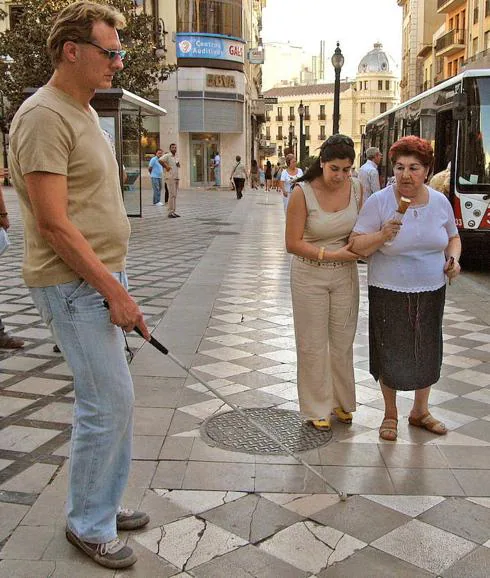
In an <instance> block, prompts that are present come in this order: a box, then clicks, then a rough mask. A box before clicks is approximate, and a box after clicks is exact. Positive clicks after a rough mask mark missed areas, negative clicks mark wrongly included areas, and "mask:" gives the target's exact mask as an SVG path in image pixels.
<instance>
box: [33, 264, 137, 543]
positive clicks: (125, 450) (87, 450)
mask: <svg viewBox="0 0 490 578" xmlns="http://www.w3.org/2000/svg"><path fill="white" fill-rule="evenodd" d="M114 276H115V277H116V279H118V281H119V282H120V283H121V284H123V285H124V286H127V277H126V274H125V273H114ZM29 289H30V292H31V295H32V299H33V301H34V303H35V305H36V307H37V308H38V310H39V312H40V314H41V317H42V319H43V321H44V322H45V323H46V325H47V326H48V327H49V328H50V329H51V331H52V333H53V335H54V338H55V340H56V343H57V344H58V345H59V346H60V348H61V350H62V352H63V355H64V357H65V359H66V362H67V363H68V365H69V367H70V369H71V370H72V372H73V377H74V380H73V386H74V389H75V405H74V412H73V432H72V439H71V456H70V479H69V488H68V502H67V518H68V527H69V528H70V529H71V531H72V532H73V533H74V534H76V535H77V536H78V537H80V538H81V539H82V540H85V541H86V542H92V543H104V542H109V541H111V540H113V539H115V538H116V536H117V531H116V514H117V509H118V507H119V505H120V502H121V498H122V494H123V492H124V489H125V487H126V483H127V480H128V475H129V468H130V465H131V444H132V437H133V404H134V393H133V382H132V379H131V374H130V373H129V367H128V364H127V361H126V356H125V353H124V337H123V332H122V329H121V328H119V327H116V326H115V325H113V324H112V323H111V321H110V318H109V312H108V311H107V309H106V308H105V307H104V305H103V297H102V295H100V293H98V292H97V291H96V290H95V289H93V287H91V286H90V285H89V284H88V283H87V282H86V281H83V280H81V279H77V280H76V281H71V282H69V283H62V284H60V285H52V286H50V287H30V288H29Z"/></svg>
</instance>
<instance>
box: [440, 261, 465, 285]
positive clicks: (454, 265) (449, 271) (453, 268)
mask: <svg viewBox="0 0 490 578" xmlns="http://www.w3.org/2000/svg"><path fill="white" fill-rule="evenodd" d="M444 273H446V275H447V278H448V279H449V281H450V282H451V280H452V279H455V278H456V277H457V276H458V275H459V274H460V273H461V266H460V264H459V263H458V261H456V260H455V259H454V257H449V258H448V259H447V261H446V264H445V265H444Z"/></svg>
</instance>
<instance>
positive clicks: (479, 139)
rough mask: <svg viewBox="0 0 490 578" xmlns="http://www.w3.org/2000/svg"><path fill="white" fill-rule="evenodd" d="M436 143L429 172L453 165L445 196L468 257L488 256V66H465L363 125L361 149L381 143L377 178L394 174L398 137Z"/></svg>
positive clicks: (489, 174) (489, 220) (489, 83)
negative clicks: (390, 154) (391, 153)
mask: <svg viewBox="0 0 490 578" xmlns="http://www.w3.org/2000/svg"><path fill="white" fill-rule="evenodd" d="M407 135H415V136H419V137H422V138H424V139H427V140H428V141H430V142H431V143H432V146H433V147H434V153H435V160H434V168H433V173H434V174H435V173H438V172H440V171H442V170H444V169H446V168H447V166H448V164H449V163H451V180H450V183H451V184H450V191H449V200H450V201H451V204H452V206H453V209H454V215H455V218H456V225H457V227H458V229H459V232H460V235H461V239H462V241H463V258H464V259H465V260H467V261H470V260H475V257H478V258H479V259H480V258H481V257H485V260H487V258H488V256H489V254H490V70H467V71H464V72H462V73H461V74H459V75H458V76H454V77H453V78H450V79H449V80H446V81H444V82H442V83H441V84H438V85H437V86H435V87H434V88H431V89H429V90H427V91H426V92H423V93H422V94H419V95H417V96H416V97H414V98H412V99H410V100H408V101H406V102H404V103H402V104H400V105H399V106H396V107H394V108H392V109H391V110H389V111H387V112H385V113H383V114H381V115H380V116H378V117H376V118H374V119H373V120H371V121H370V122H369V123H368V124H367V125H366V130H365V134H364V135H363V151H364V152H365V151H366V149H367V148H368V147H372V146H373V147H374V146H375V147H379V149H380V150H381V152H382V154H383V161H382V165H381V169H380V172H381V181H382V182H384V183H386V182H388V179H389V178H390V177H391V176H392V175H393V171H392V167H391V163H390V162H389V159H388V151H389V149H390V147H391V145H392V144H393V143H394V142H395V141H396V140H397V139H399V138H401V137H402V136H407Z"/></svg>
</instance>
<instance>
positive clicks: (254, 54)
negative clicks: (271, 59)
mask: <svg viewBox="0 0 490 578" xmlns="http://www.w3.org/2000/svg"><path fill="white" fill-rule="evenodd" d="M247 58H248V61H249V62H250V64H264V49H263V48H250V50H249V51H248V53H247Z"/></svg>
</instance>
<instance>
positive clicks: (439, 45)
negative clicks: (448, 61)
mask: <svg viewBox="0 0 490 578" xmlns="http://www.w3.org/2000/svg"><path fill="white" fill-rule="evenodd" d="M465 38H466V31H465V30H461V29H454V30H450V31H449V32H446V34H444V35H443V36H441V37H440V38H438V39H437V40H436V54H437V53H440V52H444V53H445V54H447V53H450V52H454V51H455V50H459V49H460V47H464V45H465Z"/></svg>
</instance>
